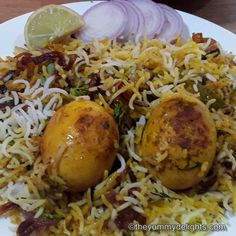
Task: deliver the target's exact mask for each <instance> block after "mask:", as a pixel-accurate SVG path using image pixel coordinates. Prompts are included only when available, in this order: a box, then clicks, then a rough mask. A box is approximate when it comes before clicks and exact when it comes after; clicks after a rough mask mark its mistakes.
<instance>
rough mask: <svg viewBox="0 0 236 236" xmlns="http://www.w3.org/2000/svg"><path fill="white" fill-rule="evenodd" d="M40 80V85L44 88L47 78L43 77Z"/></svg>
mask: <svg viewBox="0 0 236 236" xmlns="http://www.w3.org/2000/svg"><path fill="white" fill-rule="evenodd" d="M40 80H41V82H40V85H41V86H44V84H45V82H46V78H45V77H44V76H42V77H40Z"/></svg>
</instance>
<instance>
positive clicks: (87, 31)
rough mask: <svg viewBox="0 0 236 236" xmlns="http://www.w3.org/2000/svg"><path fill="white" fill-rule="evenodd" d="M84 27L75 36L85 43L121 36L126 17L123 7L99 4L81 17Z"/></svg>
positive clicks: (111, 3)
mask: <svg viewBox="0 0 236 236" xmlns="http://www.w3.org/2000/svg"><path fill="white" fill-rule="evenodd" d="M83 18H84V21H85V26H84V28H83V30H82V31H81V32H80V33H79V34H77V35H75V37H76V38H77V37H78V38H81V39H82V40H84V41H85V42H90V41H92V40H93V39H103V38H106V37H108V38H109V39H115V38H117V37H118V36H119V35H121V34H122V32H123V31H124V28H125V26H126V24H127V21H128V17H127V13H126V11H125V10H124V8H123V7H121V6H120V5H119V4H115V3H113V2H101V3H99V4H97V5H95V6H93V7H91V8H89V9H88V10H87V11H86V12H85V13H84V15H83Z"/></svg>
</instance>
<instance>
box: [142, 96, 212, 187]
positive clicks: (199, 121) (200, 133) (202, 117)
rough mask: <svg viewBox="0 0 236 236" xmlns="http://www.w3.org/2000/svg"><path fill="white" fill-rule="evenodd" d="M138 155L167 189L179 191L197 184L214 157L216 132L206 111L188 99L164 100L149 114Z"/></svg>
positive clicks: (183, 97)
mask: <svg viewBox="0 0 236 236" xmlns="http://www.w3.org/2000/svg"><path fill="white" fill-rule="evenodd" d="M139 154H140V156H141V157H142V159H143V164H144V166H146V167H147V168H148V170H149V171H150V173H151V174H152V175H153V177H154V178H157V179H159V180H160V181H161V182H162V184H163V185H165V186H166V187H168V188H170V189H173V190H182V189H187V188H190V187H193V186H194V185H196V184H198V183H199V182H200V181H201V180H202V179H203V178H204V177H205V176H206V175H207V173H208V171H209V170H210V168H211V167H212V164H213V161H214V158H215V154H216V128H215V124H214V121H213V119H212V118H211V115H210V112H209V110H208V108H207V107H206V106H205V105H204V104H203V103H202V102H201V101H200V100H198V99H197V98H195V97H192V96H189V95H185V94H180V93H175V94H172V95H168V96H165V97H164V98H163V99H162V100H161V102H160V103H159V104H158V105H156V106H155V107H154V108H153V110H152V111H151V114H150V117H149V119H148V121H147V124H146V126H145V128H144V131H143V136H142V141H141V143H140V145H139Z"/></svg>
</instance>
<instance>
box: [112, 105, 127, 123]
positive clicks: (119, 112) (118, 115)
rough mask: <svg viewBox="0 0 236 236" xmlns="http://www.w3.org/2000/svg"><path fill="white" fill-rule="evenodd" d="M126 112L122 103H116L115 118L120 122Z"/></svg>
mask: <svg viewBox="0 0 236 236" xmlns="http://www.w3.org/2000/svg"><path fill="white" fill-rule="evenodd" d="M124 114H125V111H124V108H123V106H122V104H121V103H117V104H115V108H114V116H115V120H116V121H117V122H118V123H120V122H121V120H122V118H123V116H124Z"/></svg>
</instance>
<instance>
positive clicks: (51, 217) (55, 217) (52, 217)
mask: <svg viewBox="0 0 236 236" xmlns="http://www.w3.org/2000/svg"><path fill="white" fill-rule="evenodd" d="M40 218H42V219H47V220H61V219H63V217H62V216H59V215H55V214H50V213H47V212H45V213H43V214H42V215H41V217H40Z"/></svg>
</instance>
